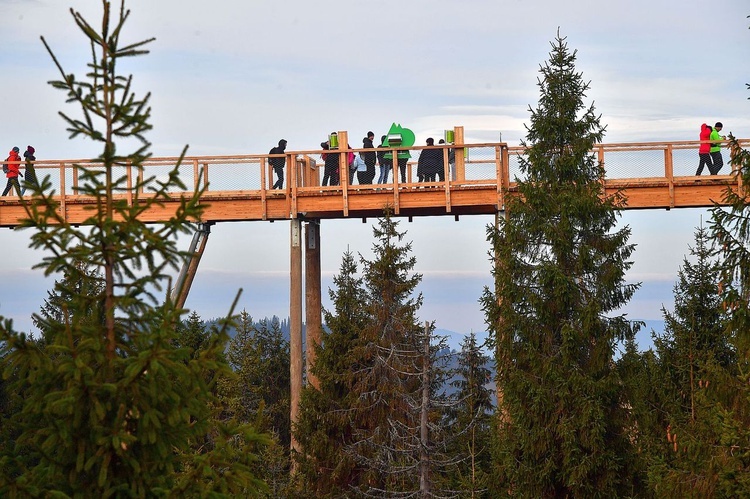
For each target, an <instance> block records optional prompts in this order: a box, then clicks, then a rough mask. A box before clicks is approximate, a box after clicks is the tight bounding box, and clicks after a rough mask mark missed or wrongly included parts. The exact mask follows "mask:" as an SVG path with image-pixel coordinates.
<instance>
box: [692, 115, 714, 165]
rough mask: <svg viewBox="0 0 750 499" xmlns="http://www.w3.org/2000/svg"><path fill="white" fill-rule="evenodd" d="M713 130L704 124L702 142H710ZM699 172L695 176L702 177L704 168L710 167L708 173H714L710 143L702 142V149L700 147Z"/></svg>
mask: <svg viewBox="0 0 750 499" xmlns="http://www.w3.org/2000/svg"><path fill="white" fill-rule="evenodd" d="M712 130H713V129H712V128H711V127H710V126H709V125H706V124H705V123H703V124H702V125H701V134H700V140H701V141H708V140H709V138H710V137H711V132H712ZM698 158H699V161H698V170H696V172H695V174H696V175H700V174H701V173H702V172H703V167H704V166H707V167H708V172H709V173H711V172H712V171H713V167H714V165H713V163H712V162H711V144H710V143H709V142H701V145H700V147H698Z"/></svg>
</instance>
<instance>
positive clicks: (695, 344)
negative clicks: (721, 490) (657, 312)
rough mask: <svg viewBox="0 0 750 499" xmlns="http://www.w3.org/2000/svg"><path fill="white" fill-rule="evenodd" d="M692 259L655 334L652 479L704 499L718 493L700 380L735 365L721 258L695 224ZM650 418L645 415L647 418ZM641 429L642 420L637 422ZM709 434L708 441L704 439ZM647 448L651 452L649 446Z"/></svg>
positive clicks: (662, 490)
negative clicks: (721, 287) (655, 443)
mask: <svg viewBox="0 0 750 499" xmlns="http://www.w3.org/2000/svg"><path fill="white" fill-rule="evenodd" d="M695 242H696V244H695V247H694V248H691V254H692V255H693V256H694V257H695V259H696V261H695V262H694V263H692V262H690V261H688V260H687V259H685V260H684V261H683V265H682V267H681V269H680V272H679V274H678V280H677V283H676V284H675V306H674V313H669V312H667V311H666V310H665V311H664V318H665V332H664V334H663V335H660V336H656V337H655V338H654V345H655V348H656V353H657V355H658V366H659V375H660V376H659V379H658V382H659V383H660V385H661V387H662V390H661V392H660V393H659V395H660V397H659V398H657V400H656V401H654V405H655V406H657V407H659V408H660V409H661V411H660V412H659V415H660V416H661V417H660V418H659V420H658V421H657V423H660V424H658V425H657V427H656V428H652V433H654V434H656V435H659V437H660V438H659V440H658V443H659V445H658V446H656V449H657V450H658V452H656V453H655V455H654V456H652V459H651V461H652V464H651V466H650V473H649V476H650V480H651V484H652V487H653V489H654V491H655V493H657V494H658V495H659V496H662V497H663V496H670V497H709V496H713V495H714V494H715V493H716V477H715V475H714V474H713V473H710V472H708V473H707V471H709V470H711V469H712V468H713V466H712V465H711V464H710V461H711V454H712V449H713V441H714V438H715V437H716V434H715V431H712V430H711V425H712V424H713V423H714V422H715V421H714V418H715V414H713V412H714V411H713V409H712V408H711V404H710V403H709V404H707V401H708V400H707V398H706V391H705V390H707V389H708V388H707V387H706V386H705V384H706V382H707V381H709V385H710V379H711V378H712V377H714V376H713V374H714V373H715V372H716V371H717V370H722V371H725V372H728V371H730V370H733V369H734V366H735V356H734V352H733V349H732V346H731V344H730V338H729V336H728V335H727V328H726V320H725V314H724V312H723V310H722V306H721V296H720V295H719V289H718V283H719V276H720V268H719V262H718V261H717V260H716V259H715V258H714V259H712V258H711V256H712V255H711V247H710V240H709V239H708V233H707V231H706V230H705V229H703V228H702V227H701V228H699V229H697V231H696V235H695ZM649 422H651V421H649ZM640 428H641V431H642V433H643V434H644V435H645V434H646V432H647V431H648V429H649V426H648V423H646V422H644V423H642V424H641V425H640ZM707 437H708V440H707V439H706V438H707ZM652 452H653V450H652Z"/></svg>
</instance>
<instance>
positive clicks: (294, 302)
mask: <svg viewBox="0 0 750 499" xmlns="http://www.w3.org/2000/svg"><path fill="white" fill-rule="evenodd" d="M289 227H290V241H289V246H290V248H289V249H290V251H289V253H290V262H289V269H290V272H289V274H290V275H289V277H290V279H289V280H290V292H289V336H290V338H289V374H290V377H291V380H290V391H291V395H290V406H291V407H290V409H291V410H290V418H291V421H292V425H294V423H296V422H297V418H298V416H299V402H300V395H301V393H302V244H301V243H302V241H301V239H302V237H301V232H302V222H301V221H300V219H299V218H295V219H292V220H290V221H289ZM291 451H292V454H294V453H295V452H299V451H300V445H299V442H297V439H296V438H295V437H294V434H293V433H292V441H291ZM292 462H294V461H292Z"/></svg>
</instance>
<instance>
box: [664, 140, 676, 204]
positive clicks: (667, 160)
mask: <svg viewBox="0 0 750 499" xmlns="http://www.w3.org/2000/svg"><path fill="white" fill-rule="evenodd" d="M664 175H665V176H666V177H667V182H669V208H667V209H670V208H674V169H673V165H672V144H668V145H667V148H666V149H664Z"/></svg>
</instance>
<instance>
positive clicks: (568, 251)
mask: <svg viewBox="0 0 750 499" xmlns="http://www.w3.org/2000/svg"><path fill="white" fill-rule="evenodd" d="M551 45H552V51H551V53H550V58H549V61H548V62H546V63H545V64H544V65H542V66H541V69H540V73H541V77H540V78H539V82H538V85H539V88H540V98H539V103H538V107H537V109H536V110H530V111H531V125H530V126H527V132H528V133H527V137H526V140H525V141H524V142H523V143H522V145H523V146H524V147H525V148H526V156H525V157H522V158H521V163H520V167H521V173H522V175H523V178H521V179H518V192H514V193H507V195H506V197H505V199H506V206H505V212H506V218H505V219H502V218H501V219H500V220H499V222H498V227H497V228H495V227H489V228H488V239H489V241H490V242H491V243H492V246H493V250H494V259H495V261H494V264H495V265H494V270H493V275H494V279H495V290H494V292H493V291H490V290H488V289H487V290H485V292H484V295H483V298H482V301H483V307H484V309H485V311H486V314H487V322H488V326H489V328H490V333H491V340H492V342H493V344H494V346H495V357H496V362H497V371H498V372H497V382H498V387H499V392H500V394H501V398H500V400H499V401H498V414H499V420H498V432H499V433H498V436H497V441H498V442H499V444H498V449H497V459H498V474H497V476H498V477H499V480H497V482H496V483H495V484H494V485H495V487H496V491H497V492H496V493H507V492H510V493H511V494H512V495H515V496H520V497H565V496H579V497H613V496H619V495H627V494H629V493H632V491H631V476H630V475H631V472H630V470H629V462H630V459H631V454H632V452H633V451H632V448H631V444H630V439H629V437H628V435H626V434H625V427H624V426H625V417H624V412H625V409H626V405H627V401H626V400H624V399H623V390H622V385H621V382H620V380H619V378H618V376H617V373H616V371H615V369H614V363H613V356H614V351H615V347H616V344H617V342H618V341H622V340H624V339H625V338H627V337H628V336H631V335H632V327H631V325H630V324H629V322H628V321H627V320H625V317H623V316H609V315H608V314H611V313H613V312H614V311H616V310H618V309H619V308H620V307H622V306H623V305H624V304H625V303H626V302H627V301H628V299H629V298H630V297H631V296H632V294H633V292H634V291H635V289H636V288H637V285H628V284H626V283H625V282H624V275H625V272H626V270H627V269H628V268H629V267H630V265H631V263H630V262H629V261H628V259H629V258H630V255H631V253H632V251H633V246H632V245H629V244H628V243H627V240H628V237H629V232H630V231H629V229H627V228H623V229H620V230H614V229H615V225H616V223H617V217H618V214H619V212H618V207H619V206H620V204H621V202H622V201H623V200H622V197H621V196H620V195H614V196H612V197H605V196H604V189H603V184H602V182H601V181H602V178H603V175H604V170H603V165H602V164H600V162H599V161H598V160H597V158H596V157H595V155H594V154H592V148H593V146H594V145H595V144H596V143H598V142H601V139H602V137H603V134H604V127H603V126H602V125H601V124H600V117H599V116H597V115H596V114H595V113H594V107H593V104H592V105H591V106H590V107H588V108H586V107H585V105H584V103H583V99H584V97H585V93H586V91H587V90H588V88H589V85H588V83H586V82H584V81H583V79H582V76H581V74H580V73H578V72H576V69H575V60H576V52H575V51H574V52H571V51H570V50H569V49H568V46H567V43H566V42H565V39H564V38H561V37H560V36H559V35H558V37H557V38H556V40H555V41H554V43H552V44H551Z"/></svg>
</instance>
